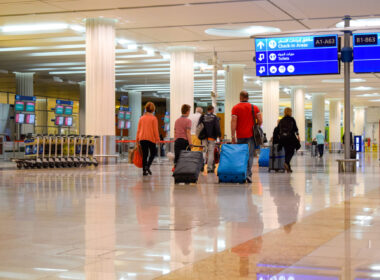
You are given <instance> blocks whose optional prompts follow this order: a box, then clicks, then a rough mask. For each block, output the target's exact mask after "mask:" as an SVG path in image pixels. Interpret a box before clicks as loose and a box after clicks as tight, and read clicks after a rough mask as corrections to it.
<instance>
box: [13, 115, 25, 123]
mask: <svg viewBox="0 0 380 280" xmlns="http://www.w3.org/2000/svg"><path fill="white" fill-rule="evenodd" d="M15 121H16V123H24V121H25V114H20V113H17V114H16V116H15Z"/></svg>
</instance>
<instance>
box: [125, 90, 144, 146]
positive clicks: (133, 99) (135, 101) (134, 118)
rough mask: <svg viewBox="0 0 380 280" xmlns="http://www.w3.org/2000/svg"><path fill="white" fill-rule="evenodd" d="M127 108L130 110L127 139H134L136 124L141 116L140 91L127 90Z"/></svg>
mask: <svg viewBox="0 0 380 280" xmlns="http://www.w3.org/2000/svg"><path fill="white" fill-rule="evenodd" d="M128 100H129V101H128V102H129V109H130V110H131V129H129V133H128V137H129V139H133V140H135V139H136V133H137V126H138V124H139V120H140V117H141V106H142V105H141V92H138V91H130V92H128Z"/></svg>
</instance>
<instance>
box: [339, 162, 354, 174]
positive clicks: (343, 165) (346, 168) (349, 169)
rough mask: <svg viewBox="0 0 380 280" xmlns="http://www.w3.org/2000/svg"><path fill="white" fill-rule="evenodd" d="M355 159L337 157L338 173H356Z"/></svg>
mask: <svg viewBox="0 0 380 280" xmlns="http://www.w3.org/2000/svg"><path fill="white" fill-rule="evenodd" d="M357 161H358V160H357V159H338V160H337V162H338V172H339V173H356V162H357Z"/></svg>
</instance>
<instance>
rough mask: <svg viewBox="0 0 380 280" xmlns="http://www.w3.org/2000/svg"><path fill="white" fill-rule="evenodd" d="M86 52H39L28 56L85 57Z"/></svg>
mask: <svg viewBox="0 0 380 280" xmlns="http://www.w3.org/2000/svg"><path fill="white" fill-rule="evenodd" d="M85 54H86V52H85V51H68V52H39V53H30V54H28V56H61V55H85Z"/></svg>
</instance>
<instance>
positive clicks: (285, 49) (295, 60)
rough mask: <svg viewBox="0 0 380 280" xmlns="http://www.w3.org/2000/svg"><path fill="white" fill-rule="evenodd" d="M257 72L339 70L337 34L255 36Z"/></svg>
mask: <svg viewBox="0 0 380 280" xmlns="http://www.w3.org/2000/svg"><path fill="white" fill-rule="evenodd" d="M255 46H256V75H257V76H294V75H319V74H339V72H340V67H339V60H338V35H321V36H298V37H281V38H265V39H264V38H263V39H256V40H255Z"/></svg>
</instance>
